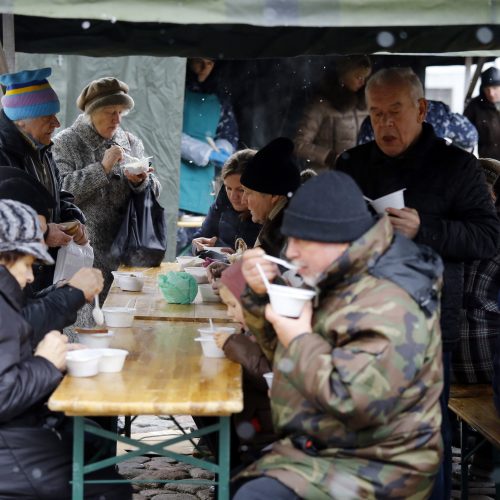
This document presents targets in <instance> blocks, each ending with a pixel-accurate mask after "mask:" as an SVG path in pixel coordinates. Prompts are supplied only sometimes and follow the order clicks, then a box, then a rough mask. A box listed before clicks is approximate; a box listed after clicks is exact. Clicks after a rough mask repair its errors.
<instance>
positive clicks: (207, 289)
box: [198, 284, 221, 302]
mask: <svg viewBox="0 0 500 500" xmlns="http://www.w3.org/2000/svg"><path fill="white" fill-rule="evenodd" d="M198 290H199V291H200V295H201V298H202V300H203V302H220V301H221V300H220V297H219V295H217V294H216V293H215V292H214V289H213V288H212V285H210V284H203V285H198Z"/></svg>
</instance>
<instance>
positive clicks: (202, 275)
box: [184, 267, 208, 285]
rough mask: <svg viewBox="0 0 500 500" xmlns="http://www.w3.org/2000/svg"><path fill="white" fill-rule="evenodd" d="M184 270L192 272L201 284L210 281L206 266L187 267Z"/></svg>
mask: <svg viewBox="0 0 500 500" xmlns="http://www.w3.org/2000/svg"><path fill="white" fill-rule="evenodd" d="M184 271H185V272H186V273H188V274H190V275H191V276H192V277H193V278H194V279H195V280H196V283H198V284H199V285H201V284H203V283H208V276H207V270H206V269H205V268H204V267H185V268H184Z"/></svg>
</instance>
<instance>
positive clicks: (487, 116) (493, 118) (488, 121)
mask: <svg viewBox="0 0 500 500" xmlns="http://www.w3.org/2000/svg"><path fill="white" fill-rule="evenodd" d="M464 115H465V116H466V117H467V118H468V119H469V120H470V121H471V122H472V123H473V124H474V126H475V127H476V128H477V131H478V133H479V147H478V150H479V157H480V158H494V159H495V160H500V111H499V110H498V109H497V107H496V106H495V104H494V103H492V102H490V101H488V99H486V97H485V96H484V94H483V93H481V94H480V95H478V96H477V97H474V99H472V100H471V102H470V103H469V104H468V105H467V107H466V108H465V110H464Z"/></svg>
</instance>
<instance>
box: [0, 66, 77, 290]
mask: <svg viewBox="0 0 500 500" xmlns="http://www.w3.org/2000/svg"><path fill="white" fill-rule="evenodd" d="M51 72H52V70H51V69H50V68H42V69H36V70H30V71H19V72H17V73H8V74H4V75H0V84H2V85H3V86H4V87H5V88H6V91H5V95H4V96H3V97H2V100H1V102H2V107H3V109H2V110H1V111H0V165H5V166H12V167H16V168H20V169H22V170H24V171H26V172H27V173H29V174H30V175H32V176H33V177H34V178H35V179H37V180H38V181H39V182H40V183H41V184H43V186H44V187H45V188H46V189H47V190H48V191H49V193H50V194H51V195H52V196H53V197H54V199H55V200H56V204H55V207H54V209H53V210H52V211H51V213H50V219H49V221H48V222H49V224H48V229H47V234H46V235H45V241H46V242H47V244H48V246H49V247H51V254H52V256H53V257H54V256H55V254H56V249H57V248H58V247H60V246H64V245H67V244H68V243H69V242H70V241H71V240H73V241H74V242H75V243H77V244H79V245H83V244H85V243H87V238H86V235H85V226H84V224H85V216H84V215H83V213H82V211H81V210H80V209H79V208H78V207H77V206H76V205H75V204H74V203H73V196H72V195H71V194H70V193H68V192H65V191H63V190H61V181H60V178H59V171H58V169H57V166H56V164H55V163H54V161H53V159H52V155H51V152H50V148H51V145H52V141H51V137H52V134H53V132H54V130H55V129H56V128H58V127H59V126H60V123H59V120H58V119H57V117H56V114H57V113H58V112H59V110H60V104H59V99H58V97H57V95H56V93H55V92H54V90H53V89H52V87H51V86H50V84H49V82H48V81H47V78H48V77H49V76H50V74H51ZM74 220H76V221H78V228H77V231H76V233H75V234H73V235H72V236H70V235H69V234H66V233H65V231H64V228H63V227H61V226H60V225H59V224H60V223H61V222H67V221H74ZM53 273H54V266H45V265H40V266H37V267H36V269H35V287H34V288H35V290H36V289H42V288H44V287H46V286H48V285H50V284H51V283H52V278H53Z"/></svg>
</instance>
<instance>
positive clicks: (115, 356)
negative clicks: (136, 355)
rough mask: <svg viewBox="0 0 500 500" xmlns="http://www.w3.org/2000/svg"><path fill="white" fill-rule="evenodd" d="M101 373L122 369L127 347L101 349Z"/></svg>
mask: <svg viewBox="0 0 500 500" xmlns="http://www.w3.org/2000/svg"><path fill="white" fill-rule="evenodd" d="M99 353H100V355H101V357H100V359H99V372H100V373H118V372H121V371H122V368H123V365H124V364H125V358H126V357H127V355H128V351H126V350H125V349H99Z"/></svg>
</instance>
